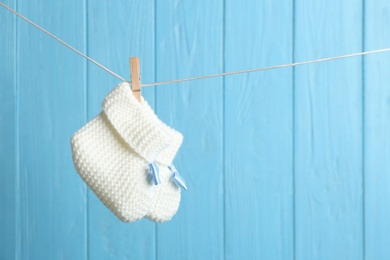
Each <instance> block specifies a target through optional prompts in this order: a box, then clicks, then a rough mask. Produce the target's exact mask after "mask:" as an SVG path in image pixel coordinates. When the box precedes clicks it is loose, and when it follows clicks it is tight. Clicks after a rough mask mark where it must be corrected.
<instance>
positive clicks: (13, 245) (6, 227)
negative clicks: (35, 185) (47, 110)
mask: <svg viewBox="0 0 390 260" xmlns="http://www.w3.org/2000/svg"><path fill="white" fill-rule="evenodd" d="M3 3H4V4H6V5H8V6H10V7H11V8H15V1H14V0H9V1H3ZM15 26H16V20H15V16H14V15H13V14H12V13H10V12H8V11H7V10H6V9H4V8H3V7H0V39H1V41H0V61H1V62H0V162H1V164H0V173H1V174H0V208H1V209H2V212H1V214H0V232H1V236H0V259H14V258H16V256H17V253H16V250H17V248H18V245H17V241H18V239H19V236H18V233H17V231H16V223H17V220H16V209H17V201H18V197H17V191H18V190H17V188H16V186H17V185H16V184H17V180H18V170H17V169H18V167H17V160H18V159H17V156H18V155H17V152H18V151H17V148H16V146H17V142H18V139H17V125H16V123H17V98H18V97H17V85H16V55H17V54H16V40H15V39H16V29H15Z"/></svg>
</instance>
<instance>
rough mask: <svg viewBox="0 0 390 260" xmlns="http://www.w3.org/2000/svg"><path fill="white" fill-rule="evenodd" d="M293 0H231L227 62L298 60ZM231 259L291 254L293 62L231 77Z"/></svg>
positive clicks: (248, 64)
mask: <svg viewBox="0 0 390 260" xmlns="http://www.w3.org/2000/svg"><path fill="white" fill-rule="evenodd" d="M292 15H293V1H281V0H277V1H251V2H250V3H247V4H239V5H238V4H236V2H235V1H231V0H227V1H226V13H225V16H226V18H225V19H226V24H225V31H226V34H225V45H226V47H225V61H226V70H227V71H235V70H240V69H250V68H257V67H263V66H270V65H276V64H282V63H290V62H292V55H293V53H292V48H291V46H292V39H293V37H292V33H293V24H292V20H293V16H292ZM225 86H226V87H225V113H224V115H225V116H224V117H225V122H226V129H225V176H226V181H225V193H226V197H225V200H226V202H225V214H226V215H225V218H226V224H225V228H226V231H225V232H226V248H225V250H226V259H292V258H293V200H292V198H293V197H292V192H293V190H292V187H293V185H292V184H293V183H292V180H293V172H292V168H293V166H292V158H293V156H292V140H293V138H292V137H293V132H292V129H293V128H292V126H293V124H292V122H293V121H292V115H293V114H292V105H293V104H292V101H293V96H292V93H293V85H292V69H291V68H289V69H279V70H275V71H268V72H260V73H254V74H245V75H237V76H231V77H226V85H225Z"/></svg>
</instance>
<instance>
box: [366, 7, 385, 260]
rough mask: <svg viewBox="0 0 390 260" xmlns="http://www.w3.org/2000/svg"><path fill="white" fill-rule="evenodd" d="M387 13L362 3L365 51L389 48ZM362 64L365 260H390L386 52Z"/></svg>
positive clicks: (371, 57)
mask: <svg viewBox="0 0 390 260" xmlns="http://www.w3.org/2000/svg"><path fill="white" fill-rule="evenodd" d="M389 14H390V2H389V1H386V0H380V1H375V2H373V1H365V19H364V21H365V26H364V28H365V29H364V43H365V44H364V45H365V50H373V49H380V48H388V47H389V46H390V41H389V39H390V32H389V30H388V25H389V24H390V15H389ZM364 61H365V62H364V72H365V73H364V155H365V157H364V158H365V161H364V165H365V168H364V173H365V193H364V194H365V234H366V237H365V242H366V243H365V253H366V254H365V259H367V260H370V259H372V260H374V259H390V247H389V245H390V222H389V219H390V200H389V196H390V164H389V158H390V134H389V133H390V110H389V102H390V88H389V86H390V73H389V66H390V53H382V54H375V55H372V56H366V57H365V60H364Z"/></svg>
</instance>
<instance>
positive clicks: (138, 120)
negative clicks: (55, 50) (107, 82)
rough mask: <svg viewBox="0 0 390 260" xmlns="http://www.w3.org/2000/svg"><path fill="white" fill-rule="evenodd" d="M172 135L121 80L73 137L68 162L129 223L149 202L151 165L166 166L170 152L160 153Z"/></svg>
mask: <svg viewBox="0 0 390 260" xmlns="http://www.w3.org/2000/svg"><path fill="white" fill-rule="evenodd" d="M179 135H180V136H181V134H179ZM177 138H178V134H177V132H175V131H174V130H172V129H170V128H169V127H167V126H166V125H164V124H163V123H162V122H161V121H160V120H159V119H158V118H157V116H156V115H155V114H154V113H153V111H152V110H151V108H150V107H149V106H148V105H147V103H146V101H144V100H142V101H141V102H138V100H136V98H135V97H134V95H133V94H132V93H131V89H130V86H129V84H127V83H121V84H119V85H118V86H117V87H115V89H114V90H113V91H112V92H111V93H110V94H109V95H108V96H107V97H106V98H105V100H104V101H103V111H102V112H101V113H100V114H99V115H98V116H97V117H95V118H94V119H92V120H91V121H90V122H89V123H87V124H86V125H85V126H84V127H83V128H81V129H80V130H79V131H77V132H76V133H75V134H74V135H73V137H72V139H71V147H72V155H73V161H74V165H75V167H76V170H77V171H78V173H79V174H80V176H81V177H82V179H83V180H84V181H85V182H86V183H87V185H88V186H89V187H90V188H91V189H92V190H93V192H94V193H95V194H96V195H97V197H98V198H99V199H100V200H101V201H102V202H103V203H104V205H106V206H107V207H108V208H109V209H110V210H111V211H112V212H113V213H114V214H115V215H116V216H117V217H118V218H119V219H121V220H122V221H126V222H132V221H136V220H138V219H140V218H142V217H144V216H145V215H146V214H147V213H148V212H149V211H150V208H151V207H152V206H153V205H154V198H155V197H154V196H155V192H156V191H157V189H156V188H157V187H158V186H156V185H155V184H154V183H152V182H151V181H150V173H149V171H150V170H149V166H150V163H152V162H154V161H155V160H157V158H159V160H158V163H157V165H158V167H159V168H164V167H161V166H160V165H159V164H164V165H167V164H169V163H170V162H171V161H172V159H173V156H174V154H172V153H171V154H169V153H168V154H167V153H166V152H165V153H164V154H165V155H163V156H161V153H162V151H165V150H167V148H168V147H170V146H171V145H172V141H173V142H177ZM181 138H182V137H181ZM180 143H181V141H180ZM179 146H180V145H179ZM175 153H176V151H175ZM171 158H172V159H171ZM163 176H165V175H163ZM161 181H162V180H161Z"/></svg>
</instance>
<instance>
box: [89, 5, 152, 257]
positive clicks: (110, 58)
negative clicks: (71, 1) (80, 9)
mask: <svg viewBox="0 0 390 260" xmlns="http://www.w3.org/2000/svg"><path fill="white" fill-rule="evenodd" d="M88 53H89V55H90V57H92V58H93V59H96V60H98V61H99V62H101V63H102V64H104V65H105V66H107V67H108V68H110V69H111V70H113V71H115V72H116V73H118V74H119V75H121V76H122V77H125V78H127V79H129V78H130V75H129V71H130V66H129V58H130V57H133V56H136V57H139V58H140V63H141V70H140V71H141V82H143V81H149V82H151V81H154V1H153V0H147V1H137V0H131V1H126V0H121V1H114V2H112V1H110V2H101V1H99V2H95V1H89V2H88ZM119 82H120V80H118V79H117V78H115V77H113V76H111V75H110V74H108V73H107V72H105V71H103V70H101V69H100V68H98V67H96V66H94V65H93V64H91V65H89V66H88V119H92V118H93V117H95V116H96V115H97V114H98V113H99V112H100V111H101V103H102V100H103V99H104V97H105V96H106V95H107V94H108V93H109V92H110V91H111V90H112V89H113V88H114V87H115V86H116V84H118V83H119ZM142 96H143V97H144V98H145V99H146V100H147V101H148V103H149V104H150V105H152V106H153V105H154V88H153V87H152V88H142ZM88 202H89V213H88V214H89V217H88V220H89V233H88V235H89V257H90V259H154V258H155V250H154V248H155V224H154V223H153V222H150V221H148V220H141V221H138V222H135V223H130V224H129V223H122V222H121V221H120V220H119V219H117V218H116V217H115V216H114V214H113V213H111V212H110V211H109V210H108V209H107V208H106V207H105V206H104V205H103V204H102V203H101V202H100V201H99V200H98V199H97V197H96V196H95V195H94V194H93V192H92V191H90V190H89V191H88Z"/></svg>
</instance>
